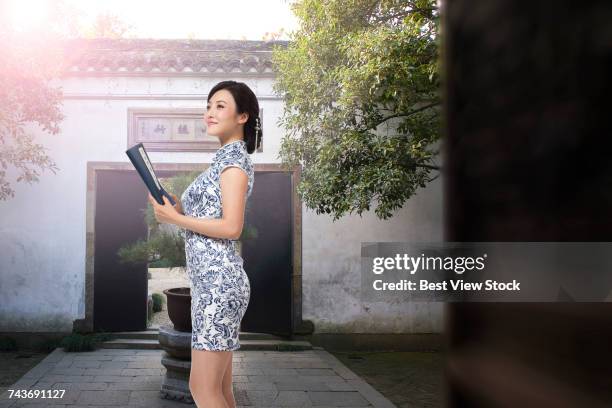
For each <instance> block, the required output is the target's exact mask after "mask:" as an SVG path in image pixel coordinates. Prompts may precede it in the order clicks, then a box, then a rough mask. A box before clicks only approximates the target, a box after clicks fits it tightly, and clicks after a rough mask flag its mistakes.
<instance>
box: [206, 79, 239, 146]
mask: <svg viewBox="0 0 612 408" xmlns="http://www.w3.org/2000/svg"><path fill="white" fill-rule="evenodd" d="M247 119H248V115H247V114H246V113H242V114H240V115H238V114H237V113H236V101H235V100H234V97H233V96H232V94H231V92H229V91H228V90H227V89H220V90H218V91H217V92H215V93H214V95H213V96H211V98H210V100H209V101H208V104H207V105H206V113H205V114H204V121H205V122H206V126H207V128H206V131H207V133H208V134H209V135H211V136H217V137H218V138H219V139H220V141H223V140H225V139H227V138H229V137H232V136H234V135H236V134H237V133H239V132H240V127H241V125H243V124H244V123H246V121H247Z"/></svg>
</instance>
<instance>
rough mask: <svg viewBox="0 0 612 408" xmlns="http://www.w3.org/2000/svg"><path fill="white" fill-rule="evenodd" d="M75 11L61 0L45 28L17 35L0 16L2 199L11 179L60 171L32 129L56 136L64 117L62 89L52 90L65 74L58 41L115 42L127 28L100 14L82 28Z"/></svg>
mask: <svg viewBox="0 0 612 408" xmlns="http://www.w3.org/2000/svg"><path fill="white" fill-rule="evenodd" d="M79 14H80V13H79V11H78V10H77V9H75V8H74V7H71V6H70V5H68V4H67V3H65V2H63V1H55V2H51V3H50V9H49V11H48V15H47V18H46V20H45V24H44V25H43V26H40V27H37V28H34V29H32V30H31V31H29V32H21V31H18V30H15V29H14V28H13V27H12V25H11V21H10V16H8V15H6V14H5V13H0V200H7V199H8V198H9V197H14V196H15V191H14V190H13V188H12V187H11V181H10V180H9V178H10V177H9V176H12V177H13V178H14V179H15V181H16V182H21V181H25V182H27V183H32V182H35V181H38V180H39V178H38V177H39V176H40V173H41V172H42V171H45V170H50V171H52V172H53V173H55V172H56V171H57V170H59V168H58V167H57V165H56V163H55V162H54V161H53V159H52V158H51V157H50V156H48V155H47V153H46V149H45V147H44V146H43V145H42V144H40V143H36V140H35V138H34V136H33V130H34V129H35V128H36V127H38V128H39V129H42V131H43V133H48V134H51V135H56V134H58V133H59V132H60V126H59V125H60V123H61V121H62V120H63V118H64V115H63V114H62V112H61V104H62V98H63V94H62V91H61V88H59V87H55V86H53V85H52V80H53V79H56V78H59V77H60V76H61V74H62V72H63V70H64V69H65V66H64V65H63V62H64V61H63V55H62V48H63V45H62V42H63V41H64V40H65V39H67V38H72V37H107V38H118V37H121V36H123V35H125V33H126V32H127V31H128V30H129V29H130V28H131V26H127V25H125V24H124V23H122V22H121V21H120V20H119V18H118V17H116V16H114V15H110V14H103V15H100V16H98V17H97V19H96V22H95V23H94V24H93V26H92V27H91V28H81V26H80V25H79V21H78V20H79Z"/></svg>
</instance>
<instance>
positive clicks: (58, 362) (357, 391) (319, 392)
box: [0, 348, 395, 408]
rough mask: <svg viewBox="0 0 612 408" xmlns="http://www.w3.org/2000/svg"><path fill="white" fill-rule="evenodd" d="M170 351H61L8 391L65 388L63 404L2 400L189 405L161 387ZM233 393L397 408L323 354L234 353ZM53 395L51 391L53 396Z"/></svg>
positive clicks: (4, 403)
mask: <svg viewBox="0 0 612 408" xmlns="http://www.w3.org/2000/svg"><path fill="white" fill-rule="evenodd" d="M162 353H163V350H114V349H98V350H96V351H94V352H81V353H66V352H64V351H63V350H62V349H60V348H58V349H56V350H55V351H53V352H52V353H51V354H49V355H48V356H47V357H46V358H45V359H44V360H43V361H41V362H40V363H39V364H38V365H37V366H35V367H34V368H33V369H31V370H30V371H29V372H28V373H26V374H25V375H24V376H23V377H22V378H21V379H20V380H19V381H17V382H16V383H15V384H13V385H12V386H11V387H8V388H9V389H14V390H17V389H18V390H46V391H45V395H47V396H48V395H49V394H52V393H53V392H54V391H52V390H66V391H65V393H64V395H63V398H61V399H49V398H46V399H42V398H38V399H36V398H30V399H27V398H26V399H17V398H14V397H13V398H9V391H8V390H7V391H6V392H5V393H4V394H2V395H1V396H0V408H9V407H10V408H13V407H48V406H54V407H100V406H106V407H108V406H113V407H138V406H140V407H150V408H157V407H188V406H194V405H188V404H184V403H181V402H176V401H169V400H164V399H161V398H160V397H159V389H160V387H161V382H162V378H163V375H164V374H165V371H166V369H165V368H164V366H162V365H161V355H162ZM233 373H234V396H235V398H236V403H237V405H238V408H240V407H268V408H277V407H278V408H280V407H320V408H324V407H328V408H332V407H348V408H351V407H376V408H392V407H395V405H393V404H392V403H391V402H390V401H389V400H387V399H386V398H385V397H383V396H382V395H381V394H380V393H379V392H378V391H376V390H375V389H374V388H372V387H371V386H370V385H369V384H368V383H366V382H365V381H364V380H363V379H361V378H360V377H358V376H357V375H355V374H354V373H353V372H352V371H350V370H349V369H348V368H347V367H346V366H344V365H343V364H342V363H341V362H340V361H339V360H338V359H336V358H335V357H334V356H332V355H331V354H329V353H328V352H326V351H325V350H322V349H317V350H308V351H298V352H278V351H235V352H234V361H233ZM49 390H51V391H49Z"/></svg>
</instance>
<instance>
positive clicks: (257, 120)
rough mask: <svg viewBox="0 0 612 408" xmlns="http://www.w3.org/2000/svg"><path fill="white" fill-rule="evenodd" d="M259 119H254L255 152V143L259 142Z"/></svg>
mask: <svg viewBox="0 0 612 408" xmlns="http://www.w3.org/2000/svg"><path fill="white" fill-rule="evenodd" d="M260 129H261V128H260V126H259V118H255V151H257V142H258V141H259V130H260Z"/></svg>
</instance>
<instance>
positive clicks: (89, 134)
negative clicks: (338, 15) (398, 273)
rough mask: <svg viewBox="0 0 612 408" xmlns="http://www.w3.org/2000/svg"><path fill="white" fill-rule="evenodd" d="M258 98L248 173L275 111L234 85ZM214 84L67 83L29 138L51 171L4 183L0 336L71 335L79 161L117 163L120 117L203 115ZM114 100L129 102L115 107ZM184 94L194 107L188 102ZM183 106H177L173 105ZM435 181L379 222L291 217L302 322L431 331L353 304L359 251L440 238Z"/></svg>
mask: <svg viewBox="0 0 612 408" xmlns="http://www.w3.org/2000/svg"><path fill="white" fill-rule="evenodd" d="M236 75H237V76H236V77H234V78H233V79H236V80H239V81H244V82H246V83H247V84H248V85H249V86H251V87H252V88H253V90H254V91H255V92H256V94H257V96H258V97H261V100H260V106H261V107H262V108H263V110H264V115H263V117H264V123H263V128H264V141H265V142H264V143H265V144H264V146H265V147H264V150H265V152H264V153H258V154H254V155H252V160H253V162H254V163H278V162H279V160H278V157H277V154H278V148H279V145H280V140H281V137H282V131H281V129H278V128H277V127H276V122H277V119H278V117H279V116H280V115H281V113H282V107H283V105H282V101H281V100H279V99H278V98H275V97H274V95H273V92H272V79H271V78H254V77H248V78H241V77H240V76H239V74H236ZM223 79H225V78H198V77H175V78H168V77H142V78H139V77H98V78H77V77H74V78H68V79H65V80H63V81H62V82H61V83H60V85H61V86H62V88H63V91H64V93H65V95H67V96H69V98H67V99H65V101H64V104H63V113H64V114H65V119H64V121H63V122H62V123H61V133H60V134H58V135H48V134H43V133H41V132H40V131H38V133H37V136H36V140H37V142H39V143H41V144H43V145H44V146H46V147H47V148H48V154H49V155H50V156H51V157H52V158H53V160H54V161H55V162H56V164H57V165H58V167H59V168H60V170H59V171H58V173H57V174H53V173H51V172H45V173H42V175H41V176H40V182H38V183H34V184H32V185H28V184H24V183H15V182H14V179H12V180H11V181H12V186H13V188H14V190H15V191H16V193H15V197H14V198H12V199H9V200H7V201H0V214H1V216H0V299H2V301H1V302H0V332H12V331H15V332H20V331H28V332H45V331H66V332H69V331H71V330H72V323H73V321H74V320H75V319H82V318H84V317H85V287H84V286H85V256H86V248H85V244H86V236H85V235H86V233H85V231H86V228H85V226H86V225H85V224H86V202H85V201H86V187H87V186H86V177H87V162H88V161H115V162H124V163H127V162H128V160H127V157H126V156H125V150H126V147H127V128H128V123H127V118H128V117H127V109H128V108H136V107H167V108H174V107H190V108H193V107H203V106H205V99H204V96H205V95H206V93H207V92H208V90H209V89H210V88H211V87H212V86H213V85H214V84H215V83H217V82H218V81H220V80H223ZM126 95H132V98H129V99H122V98H124V97H125V96H126ZM193 96H201V97H202V98H196V99H192V98H193ZM181 97H184V99H181ZM213 154H214V153H200V152H194V153H188V152H168V153H166V152H151V153H150V157H151V160H152V161H153V162H154V163H158V162H159V163H161V162H166V163H183V162H185V163H195V162H210V161H211V159H212V156H213ZM441 212H442V199H441V183H439V182H436V183H434V184H433V185H432V186H431V187H430V188H428V189H427V190H426V191H423V192H420V193H419V194H418V195H417V196H416V197H415V198H414V199H412V200H410V202H409V203H407V205H406V206H405V207H404V208H403V209H401V210H400V211H398V212H397V215H396V216H394V217H393V218H392V219H391V220H388V221H379V220H377V219H376V218H375V217H374V216H373V215H372V214H368V215H364V217H363V218H360V217H358V216H352V217H345V218H343V219H341V220H339V221H336V222H335V223H332V221H331V218H330V217H328V216H322V215H316V214H314V213H313V212H311V211H308V210H306V209H304V211H303V226H302V229H303V253H302V256H303V258H302V263H303V272H302V273H303V294H304V297H303V315H304V318H305V319H311V320H312V321H313V322H314V323H315V327H316V330H317V331H318V332H321V331H323V332H330V331H332V332H333V331H340V332H370V333H375V332H404V333H412V332H419V333H421V332H439V331H441V307H440V305H438V304H431V305H428V304H417V303H410V304H406V303H397V304H364V305H361V304H360V303H359V296H358V290H359V285H360V284H359V276H360V273H359V267H358V266H359V262H360V242H361V241H408V240H427V241H435V240H439V239H441V237H442V216H441Z"/></svg>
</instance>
